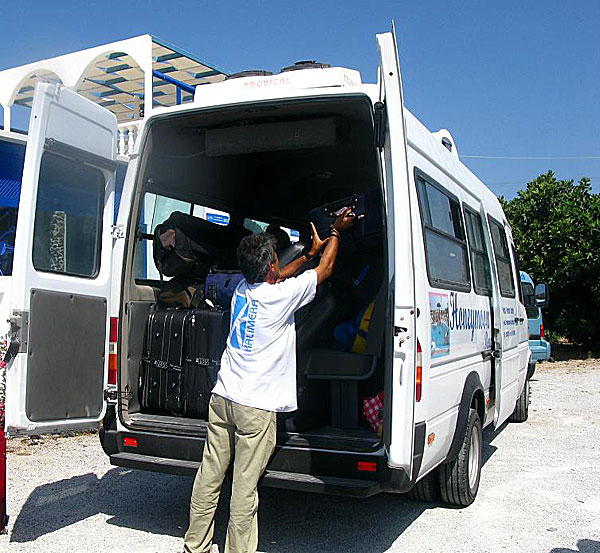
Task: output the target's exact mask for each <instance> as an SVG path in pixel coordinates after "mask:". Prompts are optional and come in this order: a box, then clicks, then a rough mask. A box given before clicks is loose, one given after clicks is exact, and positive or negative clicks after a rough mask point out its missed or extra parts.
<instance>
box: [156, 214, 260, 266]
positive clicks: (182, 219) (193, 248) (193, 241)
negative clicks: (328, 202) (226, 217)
mask: <svg viewBox="0 0 600 553" xmlns="http://www.w3.org/2000/svg"><path fill="white" fill-rule="evenodd" d="M249 233H250V231H248V230H247V229H244V228H243V227H242V228H239V227H235V226H233V225H227V226H223V225H218V224H216V223H211V222H209V221H205V220H204V219H200V218H198V217H194V216H193V215H188V214H186V213H181V212H180V211H174V212H173V213H171V215H170V216H169V218H168V219H167V220H166V221H164V222H163V223H161V224H160V225H158V226H157V227H156V229H155V231H154V238H153V257H154V263H155V265H156V268H157V269H158V271H159V272H160V273H161V274H162V275H164V276H168V277H174V276H183V275H190V274H193V275H196V276H198V277H201V278H203V277H205V276H206V274H207V273H208V271H209V269H210V268H211V267H213V266H215V265H218V266H219V267H222V268H235V267H236V263H237V262H236V259H235V252H236V248H237V246H238V244H239V242H240V240H241V239H242V238H243V237H244V236H246V235H247V234H249Z"/></svg>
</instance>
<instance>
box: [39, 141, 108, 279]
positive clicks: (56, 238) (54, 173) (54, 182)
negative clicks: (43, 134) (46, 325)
mask: <svg viewBox="0 0 600 553" xmlns="http://www.w3.org/2000/svg"><path fill="white" fill-rule="evenodd" d="M105 184H106V182H105V178H104V175H103V174H102V172H101V171H100V170H98V169H96V168H94V167H90V166H88V165H84V164H83V163H78V162H76V161H73V160H71V159H67V158H64V157H61V156H58V155H56V154H53V153H50V152H45V153H44V155H43V157H42V163H41V167H40V176H39V180H38V193H37V203H36V209H35V223H34V227H33V266H34V267H35V268H36V270H38V271H43V272H50V273H62V274H67V275H74V276H81V277H88V278H93V277H95V276H96V275H97V274H98V271H99V269H100V248H101V245H102V217H103V212H104V187H105ZM111 215H112V214H111Z"/></svg>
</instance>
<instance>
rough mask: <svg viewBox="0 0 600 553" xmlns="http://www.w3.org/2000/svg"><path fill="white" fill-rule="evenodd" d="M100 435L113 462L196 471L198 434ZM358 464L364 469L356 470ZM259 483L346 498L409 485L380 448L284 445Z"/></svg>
mask: <svg viewBox="0 0 600 553" xmlns="http://www.w3.org/2000/svg"><path fill="white" fill-rule="evenodd" d="M125 438H127V440H125ZM100 440H101V442H102V447H103V449H104V451H105V452H106V453H107V455H109V458H110V462H111V464H113V465H116V466H121V467H128V468H134V469H140V470H149V471H154V472H162V473H170V474H180V475H194V474H196V471H197V470H198V467H199V466H200V462H199V461H200V459H201V458H202V451H203V448H204V439H203V438H200V437H193V436H177V435H172V434H162V433H158V432H117V431H116V430H109V429H106V428H104V429H103V430H102V431H101V433H100ZM125 443H127V444H129V445H125ZM132 444H137V446H133V445H132ZM359 463H360V468H362V469H364V468H367V469H369V470H366V471H365V470H359ZM261 485H262V486H267V487H274V488H283V489H288V490H298V491H306V492H313V493H324V494H333V495H344V496H350V497H369V496H371V495H374V494H377V493H379V492H381V491H390V492H404V491H408V490H409V489H410V488H411V486H412V484H411V482H410V481H409V480H408V478H406V477H405V474H404V472H402V471H397V470H391V469H390V468H389V467H388V466H387V458H386V456H385V452H384V449H383V448H380V449H378V450H377V451H373V452H369V453H364V452H352V451H333V450H324V449H312V448H300V447H290V446H286V445H278V446H277V447H276V448H275V453H274V454H273V457H272V458H271V460H270V462H269V465H268V466H267V470H266V472H265V475H264V477H263V479H262V482H261Z"/></svg>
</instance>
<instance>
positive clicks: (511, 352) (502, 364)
mask: <svg viewBox="0 0 600 553" xmlns="http://www.w3.org/2000/svg"><path fill="white" fill-rule="evenodd" d="M488 222H489V229H490V234H491V238H492V248H493V253H494V260H495V263H494V265H495V267H496V274H497V289H496V290H495V292H496V293H497V295H498V296H497V297H498V304H499V311H500V312H499V315H500V316H499V318H497V320H496V321H495V326H496V328H497V332H496V334H497V336H496V341H497V345H498V343H499V345H500V356H499V357H498V358H497V359H496V372H495V387H496V408H495V411H494V427H495V428H498V427H499V426H500V425H501V424H502V423H503V422H504V421H505V420H506V419H508V417H509V416H510V415H511V413H512V412H513V410H514V407H515V403H516V401H517V398H518V397H519V394H520V393H521V388H520V386H519V372H520V356H521V355H520V353H521V352H520V348H519V334H520V332H519V325H523V324H524V321H521V315H520V309H519V304H520V302H519V296H518V292H517V286H518V285H519V282H518V280H516V277H515V269H514V266H513V261H512V259H511V254H510V249H509V242H508V236H507V228H506V227H505V225H504V224H503V223H501V222H499V221H497V220H496V219H494V218H493V217H488Z"/></svg>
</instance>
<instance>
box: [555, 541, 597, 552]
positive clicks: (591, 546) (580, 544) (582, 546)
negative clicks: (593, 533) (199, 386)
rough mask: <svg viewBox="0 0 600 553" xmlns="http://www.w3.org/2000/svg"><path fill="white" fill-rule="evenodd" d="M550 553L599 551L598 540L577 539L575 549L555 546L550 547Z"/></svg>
mask: <svg viewBox="0 0 600 553" xmlns="http://www.w3.org/2000/svg"><path fill="white" fill-rule="evenodd" d="M550 553H600V541H596V540H577V549H567V548H566V547H556V548H554V549H551V550H550Z"/></svg>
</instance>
